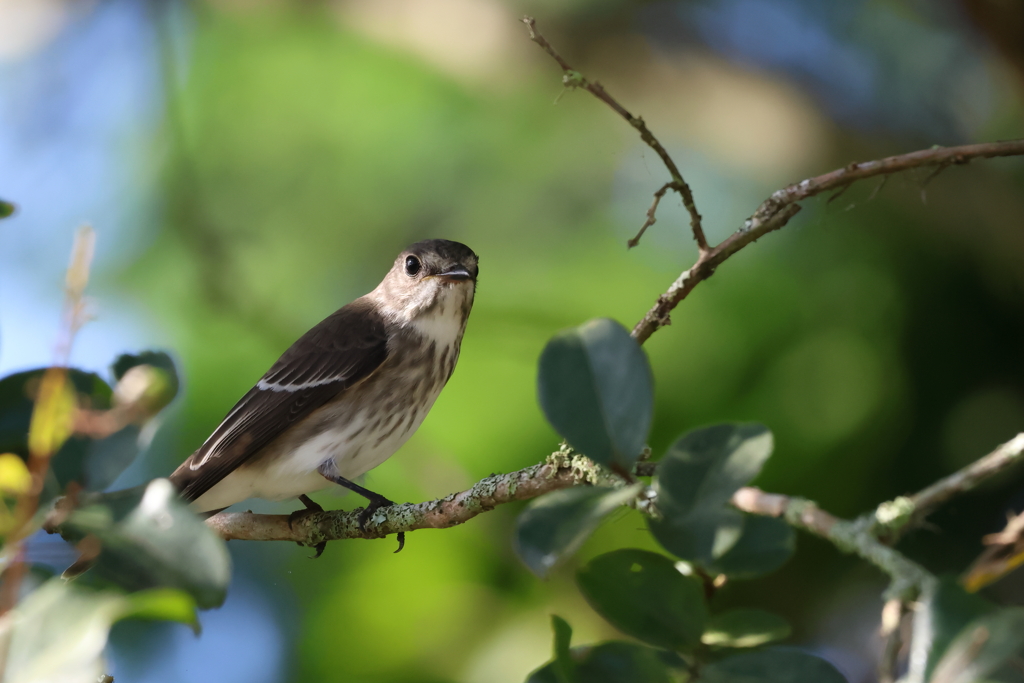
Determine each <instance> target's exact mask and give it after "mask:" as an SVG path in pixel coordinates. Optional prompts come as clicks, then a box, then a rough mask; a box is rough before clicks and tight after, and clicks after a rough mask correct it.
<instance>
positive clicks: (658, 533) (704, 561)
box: [647, 507, 745, 567]
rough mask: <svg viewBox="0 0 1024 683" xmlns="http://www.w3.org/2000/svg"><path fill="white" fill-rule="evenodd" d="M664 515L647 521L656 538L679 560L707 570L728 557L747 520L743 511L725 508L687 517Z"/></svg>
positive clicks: (691, 514) (694, 513) (695, 512)
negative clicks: (720, 559) (724, 556)
mask: <svg viewBox="0 0 1024 683" xmlns="http://www.w3.org/2000/svg"><path fill="white" fill-rule="evenodd" d="M658 509H659V510H661V508H660V507H659V508H658ZM662 513H663V515H664V516H663V517H662V518H661V519H656V518H653V517H649V518H648V519H647V527H648V528H649V529H650V531H651V534H652V535H653V536H654V538H655V539H656V540H657V541H658V543H660V544H661V547H663V548H664V549H665V550H667V551H669V552H670V553H672V554H673V555H675V556H676V557H679V558H682V559H684V560H687V561H688V562H694V563H696V564H699V565H701V566H704V567H706V566H709V565H711V564H712V563H714V561H715V560H716V559H717V558H719V557H721V556H723V555H725V554H726V553H727V552H728V551H729V550H730V549H731V548H732V547H733V546H734V545H736V542H737V541H739V540H740V537H741V536H742V535H743V526H744V523H745V520H744V515H743V513H741V512H740V511H739V510H733V509H729V508H726V507H721V508H718V509H699V510H696V511H694V512H693V513H690V514H684V515H671V516H670V515H668V514H665V513H664V511H662Z"/></svg>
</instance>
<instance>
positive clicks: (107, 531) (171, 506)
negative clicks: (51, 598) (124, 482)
mask: <svg viewBox="0 0 1024 683" xmlns="http://www.w3.org/2000/svg"><path fill="white" fill-rule="evenodd" d="M98 500H99V501H100V502H97V503H93V504H88V505H86V506H84V507H83V508H81V509H79V510H76V511H75V512H74V513H73V514H72V515H71V517H70V518H69V519H68V521H67V522H66V523H65V524H64V525H63V528H64V529H67V530H68V532H70V533H71V534H78V535H80V536H81V535H85V534H92V535H94V536H95V537H96V538H98V539H99V540H100V541H101V542H102V544H103V549H102V551H101V553H100V556H99V558H98V559H97V561H96V564H95V570H94V571H96V572H97V573H98V574H100V575H101V576H104V577H106V578H108V579H110V580H112V581H114V582H115V583H117V584H118V585H121V586H123V587H125V588H127V589H129V590H138V589H142V588H156V587H165V588H177V589H180V590H183V591H185V592H187V593H188V594H189V595H191V596H192V597H193V598H194V599H195V601H196V604H197V605H198V606H199V607H201V608H203V609H207V608H210V607H217V606H219V605H220V604H221V603H223V602H224V597H225V594H226V591H227V585H228V581H229V579H230V577H231V562H230V557H229V555H228V551H227V546H226V545H225V544H224V541H223V540H221V539H220V538H219V537H218V536H217V535H216V534H215V533H214V532H213V531H212V530H211V529H210V528H209V527H207V526H206V524H204V523H203V521H202V520H201V519H199V518H198V517H197V516H196V515H195V514H194V513H193V512H192V511H191V510H189V509H188V507H187V506H186V504H185V503H183V502H182V501H181V500H180V499H179V498H178V494H177V491H175V489H174V485H173V484H171V482H169V481H167V480H166V479H155V480H153V481H152V482H150V483H149V484H147V485H146V486H145V487H138V488H136V489H131V490H128V491H118V492H116V493H111V494H103V495H102V496H99V497H98ZM136 503H137V504H136Z"/></svg>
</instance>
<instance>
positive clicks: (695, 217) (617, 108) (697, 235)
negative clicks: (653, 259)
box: [523, 17, 708, 254]
mask: <svg viewBox="0 0 1024 683" xmlns="http://www.w3.org/2000/svg"><path fill="white" fill-rule="evenodd" d="M523 23H524V24H526V27H527V28H528V29H529V30H530V40H532V41H533V42H535V43H537V44H538V45H540V46H541V48H543V50H544V51H545V52H547V53H548V54H549V55H551V58H552V59H554V60H555V61H556V62H557V63H558V66H560V67H561V68H562V72H563V74H562V83H564V84H565V86H566V87H568V88H583V89H584V90H586V91H587V92H589V93H590V94H591V95H593V96H594V97H596V98H597V99H599V100H601V101H602V102H604V103H605V104H607V105H608V106H609V107H611V108H612V111H614V112H615V113H616V114H618V115H619V116H621V117H622V118H624V119H626V122H627V123H629V125H631V126H633V128H635V129H636V130H637V132H638V133H640V139H641V140H643V141H644V142H645V143H647V146H648V147H650V148H651V149H653V150H654V151H655V153H657V155H658V156H659V157H661V161H662V163H664V164H665V168H667V169H668V173H669V175H670V176H672V182H671V183H670V184H669V185H668V187H671V189H673V190H675V191H676V192H678V193H679V196H680V197H682V199H683V206H685V207H686V211H687V212H688V213H689V214H690V228H691V229H692V230H693V239H694V240H695V241H696V242H697V249H698V251H699V252H700V253H701V254H704V253H705V252H706V251H707V250H708V241H707V238H706V237H705V236H704V228H703V227H702V226H701V215H700V213H699V212H698V211H697V205H696V204H695V203H694V201H693V192H692V191H691V190H690V186H689V185H688V184H687V183H686V181H685V180H683V174H682V173H680V172H679V167H678V166H676V162H675V161H673V160H672V157H671V156H669V154H668V152H667V151H665V148H664V147H663V146H662V145H661V143H660V142H658V139H657V138H656V137H654V133H652V132H651V131H650V129H648V128H647V124H646V123H644V120H643V119H642V118H641V117H639V116H633V115H632V114H630V113H629V111H628V110H627V109H626V108H625V107H623V106H622V105H621V104H619V103H618V101H617V100H616V99H615V98H614V97H612V96H611V95H609V94H608V92H607V91H606V90H605V89H604V87H603V86H602V85H601V84H600V83H598V82H596V81H590V80H587V79H586V78H585V77H584V76H583V74H581V73H580V72H579V71H576V70H575V69H573V68H572V67H571V66H569V63H568V62H566V61H565V59H563V58H562V55H560V54H558V52H557V51H556V50H555V48H554V47H552V46H551V43H549V42H548V41H547V39H546V38H545V37H544V36H542V35H541V34H540V32H539V31H537V22H536V21H535V20H534V18H533V17H523ZM665 189H666V188H662V189H661V190H660V192H661V193H662V194H664V192H665ZM651 224H652V225H653V221H651ZM648 227H650V226H648ZM641 232H643V231H642V230H641Z"/></svg>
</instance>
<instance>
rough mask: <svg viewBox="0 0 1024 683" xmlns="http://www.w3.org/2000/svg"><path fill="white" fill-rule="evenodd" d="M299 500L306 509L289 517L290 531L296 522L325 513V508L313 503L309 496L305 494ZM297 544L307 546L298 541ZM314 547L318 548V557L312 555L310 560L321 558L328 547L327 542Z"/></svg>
mask: <svg viewBox="0 0 1024 683" xmlns="http://www.w3.org/2000/svg"><path fill="white" fill-rule="evenodd" d="M299 500H300V501H302V504H303V505H305V506H306V507H305V508H304V509H302V510H296V511H294V512H292V513H291V514H290V515H288V528H289V529H291V528H292V524H293V523H294V522H297V521H298V520H300V519H302V518H303V517H308V516H309V515H312V514H314V513H317V512H323V511H324V508H323V506H322V505H320V504H319V503H316V502H313V500H312V499H311V498H310V497H309V496H307V495H305V494H303V495H301V496H299ZM296 543H297V544H298V545H300V546H306V544H305V543H302V542H300V541H296ZM306 547H309V546H306ZM312 547H313V548H316V555H310V556H309V559H311V560H315V559H316V558H318V557H320V556H321V555H323V554H324V548H326V547H327V541H320V542H319V543H317V544H316V545H314V546H312Z"/></svg>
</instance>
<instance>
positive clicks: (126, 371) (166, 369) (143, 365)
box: [110, 351, 180, 416]
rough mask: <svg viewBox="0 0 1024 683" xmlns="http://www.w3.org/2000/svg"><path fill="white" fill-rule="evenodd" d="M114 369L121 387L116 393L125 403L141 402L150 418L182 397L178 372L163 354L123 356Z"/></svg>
mask: <svg viewBox="0 0 1024 683" xmlns="http://www.w3.org/2000/svg"><path fill="white" fill-rule="evenodd" d="M110 369H111V371H112V372H113V374H114V379H115V380H117V383H118V386H117V389H116V390H115V393H117V395H118V396H120V397H122V398H123V399H130V400H133V401H141V403H142V404H143V409H144V411H145V413H146V414H147V415H149V416H151V415H155V414H156V413H158V412H160V411H161V410H162V409H163V408H165V407H166V406H167V404H169V403H170V402H171V401H172V400H174V397H175V396H177V394H178V389H179V387H180V380H179V379H178V370H177V368H176V367H175V365H174V360H172V359H171V357H170V356H169V355H168V354H166V353H164V352H163V351H141V352H139V353H137V354H133V353H124V354H121V355H120V356H118V357H117V359H116V360H115V361H114V363H113V364H112V365H111V366H110Z"/></svg>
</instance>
